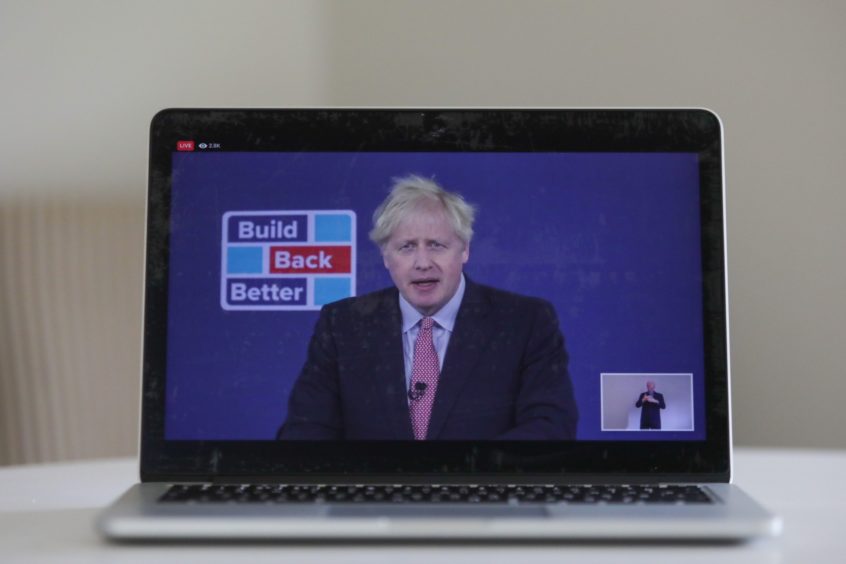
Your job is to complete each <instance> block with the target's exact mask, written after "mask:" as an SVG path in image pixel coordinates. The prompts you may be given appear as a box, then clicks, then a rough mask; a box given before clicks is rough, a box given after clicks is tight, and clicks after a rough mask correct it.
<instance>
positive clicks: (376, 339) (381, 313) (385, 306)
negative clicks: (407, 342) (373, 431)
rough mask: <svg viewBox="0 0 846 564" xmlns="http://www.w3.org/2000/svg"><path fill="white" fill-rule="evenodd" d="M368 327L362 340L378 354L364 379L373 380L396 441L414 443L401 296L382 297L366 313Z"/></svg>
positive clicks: (391, 292)
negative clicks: (404, 351) (409, 409)
mask: <svg viewBox="0 0 846 564" xmlns="http://www.w3.org/2000/svg"><path fill="white" fill-rule="evenodd" d="M364 319H366V320H367V322H366V327H361V333H360V335H359V337H360V338H361V339H362V341H363V342H365V343H366V345H364V346H369V347H373V350H374V351H376V352H375V353H374V356H373V357H371V358H372V359H373V362H369V363H368V366H367V367H366V373H365V374H364V377H365V378H368V379H369V380H371V383H372V388H371V389H372V390H374V391H375V395H376V396H377V397H380V398H383V401H384V404H383V405H382V409H383V413H384V414H385V415H386V417H387V419H388V424H389V427H388V428H389V429H391V430H392V431H393V437H391V438H392V439H394V440H409V441H410V440H414V431H413V430H412V428H411V418H410V417H409V414H408V399H407V395H406V394H407V391H406V389H405V365H404V361H403V350H402V314H401V313H400V309H399V293H398V291H397V290H396V288H394V289H393V290H389V291H386V292H384V293H383V294H382V295H380V296H379V301H378V303H377V304H376V307H375V308H374V311H372V312H367V314H366V315H365V316H364Z"/></svg>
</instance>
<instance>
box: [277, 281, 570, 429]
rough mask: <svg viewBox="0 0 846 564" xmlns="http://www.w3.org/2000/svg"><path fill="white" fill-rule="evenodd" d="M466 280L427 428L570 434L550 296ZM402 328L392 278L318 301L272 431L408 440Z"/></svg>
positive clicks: (565, 378) (566, 383)
mask: <svg viewBox="0 0 846 564" xmlns="http://www.w3.org/2000/svg"><path fill="white" fill-rule="evenodd" d="M465 280H466V288H465V292H464V298H463V300H462V302H461V307H460V308H459V311H458V316H457V318H456V322H455V327H454V328H453V333H452V336H451V337H450V341H449V346H448V347H447V353H446V358H445V359H444V363H443V369H442V371H441V375H440V379H439V381H438V389H437V394H436V396H435V401H434V405H433V406H432V416H431V419H430V422H429V431H428V436H427V438H428V439H453V440H475V439H500V440H541V439H573V438H575V433H576V421H577V418H578V413H577V410H576V403H575V400H574V398H573V390H572V386H571V383H570V377H569V375H568V372H567V353H566V352H565V350H564V339H563V337H562V335H561V332H560V331H559V329H558V319H557V317H556V314H555V310H554V309H553V307H552V305H551V304H550V303H548V302H546V301H544V300H541V299H537V298H530V297H525V296H520V295H517V294H512V293H509V292H504V291H501V290H496V289H494V288H490V287H487V286H482V285H479V284H474V283H473V282H471V281H470V280H469V279H467V278H466V277H465ZM401 331H402V315H401V313H400V309H399V296H398V291H397V289H396V288H389V289H386V290H381V291H378V292H374V293H371V294H367V295H364V296H359V297H356V298H348V299H345V300H341V301H339V302H335V303H332V304H328V305H326V306H324V307H323V309H322V310H321V312H320V318H319V319H318V321H317V325H316V326H315V329H314V335H313V336H312V339H311V343H310V344H309V349H308V358H307V360H306V362H305V366H304V367H303V369H302V372H301V373H300V376H299V378H298V379H297V381H296V383H295V384H294V387H293V389H292V391H291V395H290V400H289V406H288V418H287V420H286V421H285V424H284V425H283V426H282V428H281V429H280V430H279V433H278V438H280V439H391V440H414V435H413V432H412V428H411V419H410V417H409V413H408V399H407V390H406V386H405V370H404V365H403V348H402V335H401Z"/></svg>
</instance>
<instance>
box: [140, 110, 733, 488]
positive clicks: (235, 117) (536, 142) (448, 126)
mask: <svg viewBox="0 0 846 564" xmlns="http://www.w3.org/2000/svg"><path fill="white" fill-rule="evenodd" d="M196 138H214V139H216V140H220V141H222V142H224V143H225V147H226V148H227V150H252V151H381V152H390V151H397V152H402V151H458V152H461V151H501V152H550V151H562V152H676V151H678V152H696V153H698V155H699V178H700V219H701V240H702V249H701V250H702V274H703V275H702V283H703V288H702V290H703V292H702V293H703V319H704V336H705V343H704V344H705V352H706V354H705V362H706V364H705V390H706V392H705V402H704V405H705V412H706V414H707V415H706V438H705V440H701V441H655V440H643V441H567V442H550V441H542V442H541V441H533V442H499V441H443V442H441V441H431V442H422V443H421V442H399V441H348V442H344V441H320V442H313V441H212V440H202V441H186V440H180V441H172V440H165V432H164V431H165V429H164V422H165V396H166V394H165V390H166V385H165V384H166V378H167V374H166V353H167V328H168V323H167V313H168V295H167V291H168V272H169V254H168V245H169V232H170V224H169V221H170V212H171V207H170V190H171V167H172V162H171V159H172V154H173V151H174V150H175V146H176V143H177V141H179V140H183V139H196ZM722 163H723V143H722V128H721V124H720V121H719V118H718V117H717V116H716V115H715V114H713V113H712V112H710V111H708V110H702V109H572V110H571V109H531V110H529V109H525V110H512V109H285V110H280V109H170V110H164V111H162V112H159V113H158V114H157V115H156V116H155V117H154V119H153V121H152V124H151V132H150V161H149V171H150V175H149V187H148V204H147V205H148V209H147V236H146V237H147V239H146V249H147V253H146V287H145V312H144V351H143V354H144V363H143V383H142V386H143V397H142V421H141V477H142V480H143V481H161V480H184V481H208V480H228V479H240V480H251V481H261V480H277V479H295V480H302V481H326V480H333V481H351V482H362V481H381V480H394V481H410V482H411V481H415V480H421V481H425V480H430V479H432V478H433V477H435V476H437V477H438V479H441V480H443V479H444V477H448V478H449V479H451V480H453V481H468V480H469V481H478V480H480V479H481V478H482V477H484V479H486V480H488V481H491V482H497V481H504V482H515V481H537V480H543V481H547V482H554V481H573V480H579V479H583V480H589V481H593V482H600V481H618V480H619V479H621V477H624V478H625V479H626V480H627V481H629V482H638V481H655V480H656V479H660V480H664V481H686V480H691V479H693V477H694V476H695V480H697V481H717V482H725V481H728V480H729V479H730V430H729V426H730V421H729V405H728V401H729V393H728V389H729V388H728V385H729V361H728V340H727V323H728V320H727V300H726V269H725V264H726V259H725V257H726V255H725V235H724V234H725V230H724V185H723V184H724V181H723V165H722Z"/></svg>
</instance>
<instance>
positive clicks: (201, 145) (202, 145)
mask: <svg viewBox="0 0 846 564" xmlns="http://www.w3.org/2000/svg"><path fill="white" fill-rule="evenodd" d="M208 146H209V144H208V143H200V145H199V147H200V149H205V148H207V147H208Z"/></svg>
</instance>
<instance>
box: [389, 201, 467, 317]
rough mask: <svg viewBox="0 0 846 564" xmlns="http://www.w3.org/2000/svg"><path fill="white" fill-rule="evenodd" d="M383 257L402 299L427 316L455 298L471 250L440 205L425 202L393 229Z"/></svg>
mask: <svg viewBox="0 0 846 564" xmlns="http://www.w3.org/2000/svg"><path fill="white" fill-rule="evenodd" d="M382 258H383V260H384V261H385V268H387V269H388V271H390V273H391V279H392V280H393V281H394V284H396V286H397V288H398V289H399V291H400V293H401V294H402V295H403V297H404V298H405V299H406V300H408V303H410V304H411V305H412V306H414V308H415V309H416V310H417V311H419V312H420V313H421V314H423V315H424V316H430V315H432V314H434V313H436V312H437V311H438V310H439V309H441V308H442V307H443V306H444V305H445V304H446V303H447V302H448V301H449V300H450V298H452V296H453V295H455V292H456V290H457V289H458V285H459V283H460V282H461V271H462V268H463V266H464V263H465V262H467V259H468V258H470V248H469V246H468V245H465V244H464V242H463V241H462V240H461V239H459V237H458V235H457V234H456V233H455V230H454V229H453V228H452V225H451V224H450V222H449V220H448V219H447V218H446V214H445V213H444V211H443V209H442V208H441V206H440V204H437V203H425V204H422V205H421V207H419V208H418V209H417V210H414V211H412V212H411V213H409V214H408V216H407V217H406V218H405V219H404V220H403V221H401V222H400V224H399V225H398V226H397V227H396V229H394V232H393V233H391V238H390V239H388V242H387V243H386V244H385V246H384V247H383V248H382Z"/></svg>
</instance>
